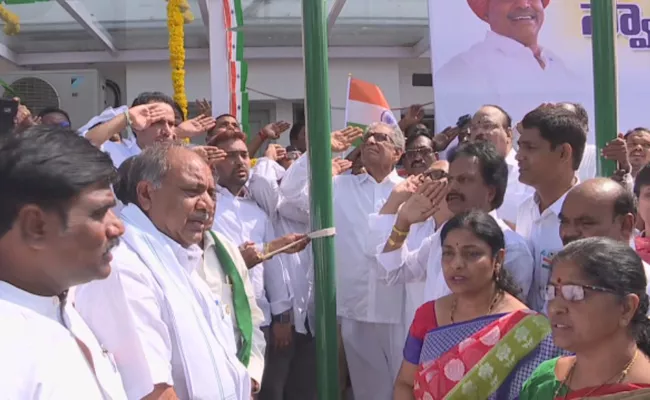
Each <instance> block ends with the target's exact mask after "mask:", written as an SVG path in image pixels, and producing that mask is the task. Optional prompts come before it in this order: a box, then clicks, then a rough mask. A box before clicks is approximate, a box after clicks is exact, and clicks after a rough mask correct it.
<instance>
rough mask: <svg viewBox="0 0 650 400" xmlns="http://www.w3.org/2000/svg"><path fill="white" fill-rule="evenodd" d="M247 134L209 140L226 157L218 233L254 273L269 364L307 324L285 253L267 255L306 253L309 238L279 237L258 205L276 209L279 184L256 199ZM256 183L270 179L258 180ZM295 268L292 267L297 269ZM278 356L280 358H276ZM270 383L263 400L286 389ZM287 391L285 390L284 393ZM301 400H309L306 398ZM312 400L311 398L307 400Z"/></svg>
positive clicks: (230, 132) (215, 226)
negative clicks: (297, 308) (239, 252)
mask: <svg viewBox="0 0 650 400" xmlns="http://www.w3.org/2000/svg"><path fill="white" fill-rule="evenodd" d="M245 140H246V137H245V135H244V134H243V133H242V132H241V131H239V130H236V129H231V130H227V131H225V132H221V133H218V134H217V135H216V136H214V137H213V138H212V139H211V140H210V145H212V146H216V147H218V148H219V149H221V150H222V151H224V152H225V153H226V158H225V160H223V161H221V162H218V163H216V164H215V165H214V169H215V172H216V173H217V175H218V177H219V184H218V186H217V209H216V212H215V217H214V224H213V228H212V229H213V230H214V231H216V232H219V233H221V234H222V235H224V236H225V237H227V238H228V239H229V240H231V241H232V242H233V243H236V244H238V245H239V246H240V248H241V249H242V255H243V256H244V259H245V261H246V264H247V265H248V267H249V268H251V270H250V279H251V281H252V283H253V287H254V289H255V296H256V298H257V304H258V305H259V306H260V308H261V309H262V311H263V312H264V314H265V319H264V322H263V323H262V327H263V329H264V331H266V332H267V335H268V341H269V345H268V346H267V357H268V358H267V365H271V364H272V361H273V360H272V359H273V358H275V357H277V356H279V355H280V354H284V353H287V352H288V351H289V349H291V348H293V345H295V343H292V341H293V340H294V331H293V327H294V325H296V324H298V325H299V324H304V322H305V321H304V320H302V321H295V320H294V318H295V316H296V315H295V313H294V310H293V303H294V301H293V296H294V293H293V287H292V285H291V273H290V272H289V271H287V267H288V266H286V265H285V261H287V258H286V257H285V255H284V254H282V255H276V256H274V257H272V258H269V259H266V258H265V257H264V254H268V253H271V252H274V251H275V250H276V249H280V248H282V247H284V246H286V245H288V244H289V243H292V242H295V241H300V240H302V242H301V243H300V244H299V245H298V246H295V247H293V248H291V249H287V250H285V251H284V253H296V252H299V251H302V250H303V249H304V248H305V246H306V245H307V243H308V241H307V240H306V236H305V235H304V234H293V233H287V234H285V235H283V236H281V237H279V238H277V237H276V234H277V233H276V230H275V227H274V225H273V221H272V220H271V219H270V218H269V215H268V214H267V213H266V212H265V211H264V210H263V209H262V208H261V207H260V206H259V205H258V203H264V202H267V203H270V204H271V205H272V204H273V203H275V204H276V205H277V202H278V199H277V196H276V195H277V193H276V190H277V185H276V189H275V190H273V189H272V190H270V191H264V192H258V193H257V195H258V198H257V199H253V197H252V196H251V193H250V190H249V183H250V181H249V180H250V179H252V178H251V177H250V168H251V160H250V155H249V150H248V147H247V145H246V141H245ZM255 179H262V180H263V179H265V178H264V177H262V176H256V177H255ZM295 266H296V265H292V267H295ZM276 353H278V354H276ZM263 380H264V381H265V382H268V384H267V385H264V384H263V386H262V392H261V393H260V397H261V398H263V399H264V398H266V392H267V391H268V390H271V388H273V386H274V385H279V386H280V388H282V387H283V386H284V382H283V381H282V382H277V381H274V380H269V379H266V378H264V379H263ZM280 392H281V393H282V391H280ZM298 397H299V398H306V397H304V395H301V396H298ZM307 397H308V396H307Z"/></svg>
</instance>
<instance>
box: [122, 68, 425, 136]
mask: <svg viewBox="0 0 650 400" xmlns="http://www.w3.org/2000/svg"><path fill="white" fill-rule="evenodd" d="M429 65H430V64H429V59H428V58H422V59H413V60H389V59H378V60H368V59H363V60H331V61H330V66H329V67H330V71H329V72H330V73H329V86H330V96H331V99H332V106H333V107H334V108H343V107H345V99H346V90H347V79H348V74H350V73H351V74H352V75H353V76H355V77H357V78H359V79H364V80H367V81H370V82H373V83H375V84H377V85H379V86H380V87H381V88H382V90H383V92H384V95H385V96H386V100H388V102H389V103H390V104H391V106H392V107H393V108H396V107H406V106H408V105H410V104H414V103H419V104H423V103H428V102H431V101H433V91H432V88H414V87H413V86H412V85H411V75H412V74H413V73H416V72H417V73H430V72H431V70H430V66H429ZM186 71H187V72H186V81H185V88H186V92H187V98H188V100H189V101H193V100H194V99H199V98H209V97H210V86H209V81H210V71H209V65H208V63H207V62H188V63H187V65H186ZM170 74H171V73H170V69H169V65H168V64H167V63H166V62H158V63H132V64H127V65H126V80H125V82H126V90H123V92H125V93H126V102H127V103H128V102H131V101H132V100H133V98H135V96H137V95H138V93H140V92H143V91H147V90H160V91H163V92H166V93H170V94H171V93H172V85H171V75H170ZM304 79H305V76H304V71H303V65H302V62H301V61H300V60H253V61H250V62H249V72H248V87H250V88H252V89H256V90H258V91H261V92H265V93H269V94H272V95H274V96H276V97H279V98H281V99H284V101H282V100H278V99H272V98H269V97H267V96H264V95H261V94H258V93H255V92H253V91H250V92H249V97H250V100H251V101H256V100H266V101H269V100H271V101H275V102H276V110H275V113H276V115H275V117H276V118H275V119H276V120H280V119H284V120H291V119H292V117H293V115H292V108H291V107H292V106H291V103H292V102H293V101H302V100H303V99H304V97H305V83H304ZM429 107H430V108H432V106H429ZM344 117H345V114H344V111H343V110H337V109H334V110H332V127H333V128H339V127H341V126H342V125H343V123H344Z"/></svg>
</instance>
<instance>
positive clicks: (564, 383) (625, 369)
mask: <svg viewBox="0 0 650 400" xmlns="http://www.w3.org/2000/svg"><path fill="white" fill-rule="evenodd" d="M638 356H639V350H638V349H637V350H636V351H635V352H634V356H633V357H632V359H631V360H630V361H629V362H628V363H627V364H625V366H624V367H623V369H622V370H621V371H620V372H617V373H615V374H614V375H612V377H611V378H609V379H607V380H606V381H605V382H603V383H602V384H601V385H600V386H597V387H595V388H594V389H592V390H590V391H589V393H587V394H585V395H584V396H583V397H587V396H590V395H591V394H593V393H594V392H595V391H596V390H598V389H600V388H602V387H603V386H605V385H606V384H607V383H609V382H610V381H611V380H612V379H614V378H616V377H617V376H618V379H617V380H616V383H621V382H623V379H625V377H626V376H627V374H628V372H630V368H631V367H632V365H633V364H634V362H635V361H636V359H637V357H638ZM577 363H578V360H577V359H576V360H575V361H574V362H573V364H572V365H571V368H570V369H569V373H568V374H567V375H566V378H564V380H563V381H562V383H561V384H560V386H559V387H558V388H557V390H556V391H555V395H554V396H553V398H557V396H558V394H559V393H560V391H561V390H562V388H564V387H566V388H567V391H566V393H565V394H564V397H563V398H564V399H566V398H567V397H568V396H569V394H570V393H571V388H570V387H569V385H570V384H571V379H572V378H573V372H574V371H575V368H576V364H577Z"/></svg>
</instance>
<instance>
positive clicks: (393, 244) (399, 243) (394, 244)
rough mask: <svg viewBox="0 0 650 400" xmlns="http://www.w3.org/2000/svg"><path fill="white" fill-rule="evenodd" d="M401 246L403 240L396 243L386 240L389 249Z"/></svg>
mask: <svg viewBox="0 0 650 400" xmlns="http://www.w3.org/2000/svg"><path fill="white" fill-rule="evenodd" d="M402 244H404V241H403V240H400V241H397V242H396V241H394V240H393V239H391V238H388V245H389V246H390V247H401V246H402Z"/></svg>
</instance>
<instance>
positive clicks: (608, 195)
mask: <svg viewBox="0 0 650 400" xmlns="http://www.w3.org/2000/svg"><path fill="white" fill-rule="evenodd" d="M635 224H636V200H635V198H634V193H632V192H630V191H629V190H627V189H626V188H624V187H623V186H621V185H620V184H619V183H618V182H615V181H613V180H612V179H609V178H595V179H590V180H588V181H585V182H582V183H580V184H579V185H576V186H575V187H574V188H573V189H571V190H570V191H569V193H568V194H567V196H566V199H565V200H564V204H563V205H562V211H561V212H560V237H561V238H562V244H564V245H565V246H566V245H567V244H569V243H571V242H574V241H576V240H580V239H584V238H589V237H597V236H600V237H608V238H610V239H614V240H618V241H620V242H623V243H629V244H630V246H632V247H634V230H635ZM643 267H644V268H645V272H646V277H647V278H648V279H649V281H650V265H648V264H647V263H646V262H645V261H644V262H643ZM648 294H650V285H649V286H648Z"/></svg>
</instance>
